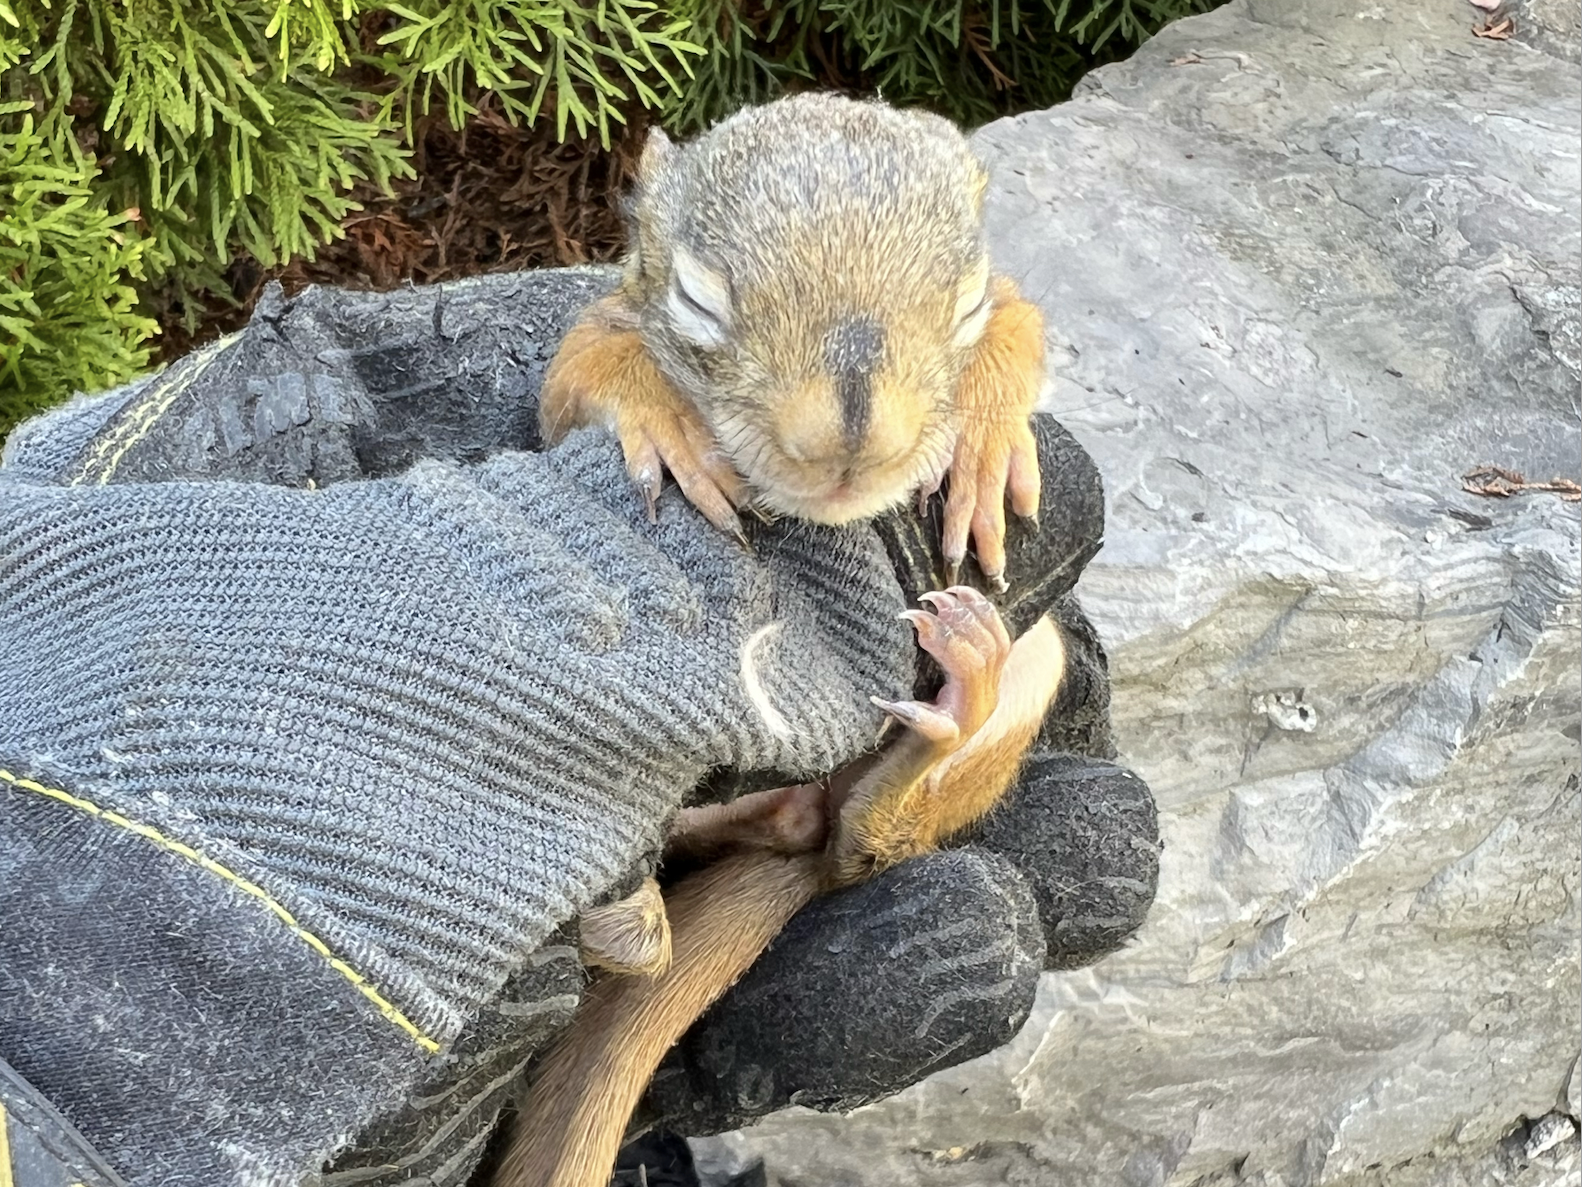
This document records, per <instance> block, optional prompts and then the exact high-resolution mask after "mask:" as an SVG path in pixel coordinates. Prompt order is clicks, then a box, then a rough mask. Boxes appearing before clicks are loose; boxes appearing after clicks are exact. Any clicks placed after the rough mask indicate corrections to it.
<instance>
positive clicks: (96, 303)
mask: <svg viewBox="0 0 1582 1187" xmlns="http://www.w3.org/2000/svg"><path fill="white" fill-rule="evenodd" d="M5 15H6V12H5V10H4V9H3V8H0V19H3V18H4V17H5ZM20 106H21V104H18V103H14V102H13V103H9V104H6V103H0V118H3V117H13V118H14V119H15V125H14V130H9V131H8V130H7V129H6V128H4V127H0V437H3V436H4V435H5V433H7V432H9V431H10V429H11V426H12V425H14V424H15V423H16V422H17V421H19V420H21V419H23V418H24V417H26V416H29V415H31V414H32V413H34V412H37V411H39V410H41V409H43V408H45V407H47V406H48V405H49V404H51V403H53V402H54V401H55V400H56V399H58V398H59V397H60V396H62V395H64V394H66V393H69V392H71V391H72V390H74V389H83V390H92V389H95V388H98V387H101V386H104V385H106V384H109V383H114V382H116V381H118V380H121V379H124V378H126V377H127V376H129V375H131V374H133V373H134V372H136V371H138V370H140V369H141V368H143V367H144V366H146V365H147V363H148V347H147V345H146V340H147V338H148V337H149V335H151V334H152V333H153V332H154V330H155V326H154V323H153V322H152V321H150V320H149V319H148V318H145V317H141V316H139V315H138V314H137V313H136V312H135V308H134V307H135V305H136V301H137V293H136V290H135V289H134V288H133V286H132V284H131V283H130V282H131V281H135V280H138V279H140V278H141V277H142V275H143V263H144V257H145V255H146V253H147V249H148V247H149V243H148V241H147V240H146V239H142V238H139V237H138V236H136V235H135V234H129V233H128V231H127V227H128V224H129V222H130V221H131V220H130V217H129V215H127V214H126V213H125V212H114V211H111V210H108V209H106V208H105V206H104V204H103V203H102V201H101V200H100V199H99V198H98V197H97V196H96V194H95V190H94V181H95V177H96V171H95V169H94V166H93V163H92V162H91V161H88V160H85V159H82V158H81V157H74V156H73V155H72V154H70V153H69V152H67V153H66V154H65V157H66V163H64V164H49V163H47V162H48V161H49V160H51V159H52V158H54V156H55V154H54V153H52V152H50V151H49V146H47V145H44V144H43V143H42V141H41V139H40V137H39V133H38V130H37V128H36V127H35V125H34V121H33V117H32V115H31V114H29V113H25V112H20V111H18V108H19V107H20Z"/></svg>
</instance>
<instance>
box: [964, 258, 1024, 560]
mask: <svg viewBox="0 0 1582 1187" xmlns="http://www.w3.org/2000/svg"><path fill="white" fill-rule="evenodd" d="M990 299H991V300H992V301H993V302H994V310H993V312H992V313H991V314H990V316H989V321H988V324H987V326H986V327H985V329H984V331H983V337H982V339H981V340H980V341H979V342H978V345H977V347H976V348H975V349H974V352H973V356H972V359H971V361H970V362H969V363H968V364H967V369H966V370H965V372H963V374H962V377H961V382H960V384H959V386H958V387H957V391H956V411H957V415H958V418H959V420H958V428H957V437H956V448H955V453H954V455H953V456H952V458H951V462H950V491H949V494H948V495H947V497H946V499H945V523H944V536H943V542H942V543H943V551H944V554H945V566H946V571H947V573H948V574H949V576H950V578H951V579H952V580H954V579H955V574H956V572H957V570H958V569H959V567H960V565H961V562H962V561H963V560H965V559H966V556H967V540H968V536H969V535H970V536H971V538H972V543H973V545H974V550H975V552H976V553H977V558H978V567H979V568H981V569H982V570H983V574H984V576H985V577H987V578H988V579H989V580H990V581H992V582H993V583H994V584H995V585H996V586H997V587H998V588H999V589H1001V590H1004V589H1005V502H1006V496H1007V495H1009V496H1010V502H1011V510H1012V511H1014V512H1016V514H1018V515H1021V516H1025V517H1027V518H1029V519H1036V518H1037V516H1038V496H1039V487H1040V475H1039V472H1038V442H1037V440H1036V439H1035V438H1034V436H1033V429H1032V425H1031V423H1030V418H1031V417H1032V414H1033V408H1034V406H1035V405H1036V404H1037V402H1038V393H1039V389H1040V388H1041V387H1042V386H1043V382H1044V318H1043V314H1042V313H1041V312H1040V311H1039V309H1038V307H1037V306H1036V305H1034V304H1032V303H1031V302H1029V301H1025V300H1023V299H1022V297H1021V295H1020V294H1019V293H1018V292H1017V289H1016V286H1015V285H1014V284H1012V283H1011V282H1010V281H1009V280H1007V279H1005V278H1004V277H997V278H996V279H995V280H994V281H993V283H992V285H991V290H990Z"/></svg>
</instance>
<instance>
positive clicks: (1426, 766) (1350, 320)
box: [697, 0, 1582, 1187]
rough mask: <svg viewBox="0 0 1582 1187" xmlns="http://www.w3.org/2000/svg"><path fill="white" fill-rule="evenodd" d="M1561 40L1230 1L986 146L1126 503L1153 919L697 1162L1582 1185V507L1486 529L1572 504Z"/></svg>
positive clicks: (1349, 11)
mask: <svg viewBox="0 0 1582 1187" xmlns="http://www.w3.org/2000/svg"><path fill="white" fill-rule="evenodd" d="M1574 8H1575V5H1574V4H1569V5H1568V4H1553V5H1547V8H1546V7H1545V5H1543V4H1539V5H1538V6H1537V7H1535V8H1534V9H1533V10H1532V11H1531V12H1528V13H1524V14H1523V16H1522V18H1521V22H1519V23H1525V26H1526V27H1525V29H1524V31H1523V32H1524V36H1523V38H1522V39H1521V40H1518V41H1510V42H1495V41H1487V40H1480V39H1477V38H1474V37H1473V36H1472V34H1471V24H1472V20H1473V17H1474V15H1475V13H1474V10H1473V9H1472V8H1471V7H1470V6H1469V5H1467V4H1466V3H1464V2H1463V0H1392V2H1391V3H1388V4H1384V3H1380V4H1370V3H1367V2H1363V3H1345V4H1343V3H1339V2H1338V0H1260V2H1259V3H1256V4H1254V3H1250V2H1248V0H1237V2H1235V3H1232V4H1231V5H1229V6H1227V7H1225V8H1222V9H1219V10H1217V11H1216V12H1214V13H1211V14H1209V15H1206V16H1202V17H1198V18H1194V19H1191V20H1187V21H1183V22H1181V23H1179V24H1177V25H1174V26H1171V27H1170V28H1168V29H1167V30H1165V31H1164V32H1163V33H1162V34H1161V35H1160V36H1159V37H1157V38H1156V39H1155V40H1154V41H1153V42H1151V43H1150V44H1149V45H1147V46H1146V47H1144V49H1143V50H1142V51H1141V52H1140V53H1138V54H1137V55H1136V56H1135V57H1134V58H1132V59H1131V60H1130V61H1128V62H1126V63H1122V64H1119V65H1115V66H1111V67H1107V68H1105V69H1103V70H1100V71H1098V72H1097V73H1095V74H1094V75H1092V76H1090V77H1089V78H1088V79H1087V80H1086V81H1085V82H1084V84H1083V85H1082V87H1081V88H1080V89H1079V93H1078V95H1077V96H1076V97H1075V98H1074V99H1073V100H1072V101H1071V102H1069V103H1066V104H1064V105H1062V106H1060V107H1058V108H1055V109H1053V110H1052V111H1048V112H1043V113H1038V114H1033V115H1027V116H1023V117H1019V118H1017V119H1014V120H1006V121H1002V122H999V123H996V124H993V125H991V126H989V127H987V128H985V129H983V130H982V131H981V132H980V133H979V134H978V137H977V143H978V145H979V146H980V148H981V150H982V152H983V153H984V155H985V157H986V158H987V159H988V160H989V162H990V163H991V164H992V166H993V168H994V176H995V180H994V184H993V187H992V191H991V193H992V197H991V199H990V213H989V221H990V227H991V241H992V243H993V244H994V245H995V246H996V248H997V251H998V253H999V256H1000V263H1001V266H1002V267H1003V268H1005V269H1006V270H1007V271H1008V272H1010V273H1011V274H1012V275H1014V276H1017V277H1018V278H1019V279H1020V280H1021V281H1022V283H1023V288H1024V291H1025V292H1027V293H1028V294H1029V295H1031V296H1033V297H1035V298H1036V299H1038V300H1039V301H1040V302H1041V303H1042V304H1043V305H1044V307H1045V309H1046V310H1047V311H1048V314H1049V322H1050V327H1051V329H1050V346H1051V360H1052V370H1053V372H1054V375H1055V380H1054V383H1053V384H1052V387H1051V389H1050V391H1049V392H1048V394H1047V397H1046V406H1047V407H1048V408H1050V410H1052V411H1054V412H1056V413H1057V414H1058V415H1060V416H1061V417H1062V419H1063V420H1064V421H1065V423H1066V424H1067V425H1068V426H1069V427H1070V428H1071V429H1072V430H1073V432H1074V433H1075V434H1076V435H1077V437H1078V438H1079V439H1080V440H1081V441H1082V442H1083V444H1085V445H1086V446H1087V447H1088V449H1089V450H1091V452H1092V454H1093V456H1094V457H1095V458H1096V459H1097V460H1098V463H1099V466H1100V469H1101V471H1102V472H1103V473H1104V474H1105V475H1106V479H1107V482H1108V485H1109V530H1108V535H1107V543H1106V547H1105V548H1104V551H1103V552H1102V553H1101V554H1100V555H1099V557H1098V559H1097V560H1096V561H1095V562H1094V564H1093V565H1092V567H1091V568H1090V569H1089V570H1088V574H1087V576H1086V577H1085V578H1084V581H1083V588H1084V589H1085V591H1086V592H1085V594H1084V600H1085V604H1086V606H1087V608H1088V610H1089V611H1090V613H1091V614H1092V615H1093V617H1094V619H1095V621H1096V622H1097V623H1098V625H1099V627H1100V629H1101V632H1102V633H1103V635H1104V637H1105V639H1106V641H1107V643H1108V645H1109V647H1110V650H1111V659H1112V671H1113V674H1114V677H1115V695H1114V709H1115V713H1116V730H1117V735H1118V737H1119V739H1120V741H1121V747H1122V755H1121V757H1122V759H1123V761H1125V762H1127V763H1128V764H1130V765H1131V766H1132V767H1134V768H1135V769H1136V770H1137V771H1138V772H1139V773H1141V774H1142V775H1143V776H1144V777H1145V778H1147V779H1148V780H1149V782H1150V783H1151V785H1152V787H1153V789H1154V791H1155V794H1156V796H1157V797H1158V800H1159V805H1160V808H1161V812H1162V820H1161V825H1162V828H1163V831H1164V834H1165V837H1166V848H1165V852H1164V866H1163V873H1162V880H1161V886H1160V892H1159V897H1158V901H1157V904H1156V906H1155V908H1154V911H1153V915H1152V917H1151V920H1150V922H1149V923H1148V925H1147V926H1146V927H1145V928H1144V930H1143V932H1142V933H1141V935H1140V936H1139V937H1138V938H1137V939H1136V941H1135V943H1134V944H1133V945H1132V946H1131V947H1129V948H1128V949H1127V950H1125V951H1124V952H1122V953H1120V954H1119V955H1117V956H1115V957H1112V958H1111V959H1109V960H1107V961H1105V962H1104V963H1102V964H1100V965H1099V966H1098V967H1096V968H1094V969H1090V970H1085V971H1082V972H1077V973H1051V974H1047V975H1046V976H1045V978H1044V982H1043V984H1042V987H1041V992H1040V998H1039V1003H1038V1006H1037V1008H1036V1009H1035V1012H1034V1014H1033V1017H1032V1018H1031V1020H1030V1021H1029V1022H1028V1024H1027V1026H1026V1027H1025V1029H1024V1030H1023V1031H1022V1033H1021V1035H1020V1036H1019V1037H1018V1038H1017V1039H1016V1040H1015V1041H1014V1042H1013V1043H1012V1044H1010V1045H1009V1046H1008V1047H1006V1048H1004V1049H1002V1050H1001V1051H999V1052H997V1053H995V1054H993V1055H991V1056H988V1057H986V1058H984V1059H981V1060H978V1061H975V1062H974V1063H971V1064H968V1065H965V1066H963V1067H961V1068H958V1069H955V1070H954V1071H951V1072H947V1073H944V1074H941V1075H939V1076H936V1077H934V1078H933V1079H931V1080H928V1081H926V1082H924V1083H923V1084H920V1085H918V1086H916V1087H915V1088H913V1089H911V1090H909V1091H907V1092H906V1093H903V1094H902V1095H901V1096H899V1097H896V1098H894V1099H892V1100H890V1101H887V1102H883V1103H881V1104H878V1105H874V1106H871V1107H868V1108H866V1109H862V1110H859V1111H858V1112H856V1113H854V1114H852V1115H850V1116H848V1117H845V1118H841V1117H826V1116H820V1115H817V1114H812V1113H808V1112H805V1111H798V1110H790V1111H787V1112H783V1113H780V1114H777V1115H776V1116H773V1117H771V1118H768V1119H766V1120H765V1121H764V1122H762V1123H760V1124H759V1125H757V1126H756V1127H754V1128H752V1129H750V1130H747V1131H744V1132H742V1133H738V1134H733V1135H727V1136H725V1137H723V1138H719V1139H711V1140H709V1141H704V1142H699V1143H697V1146H698V1149H699V1151H700V1153H701V1154H702V1155H703V1156H704V1159H705V1163H706V1164H711V1165H714V1166H715V1167H717V1168H726V1167H728V1166H729V1165H731V1164H736V1165H740V1164H742V1163H744V1162H745V1161H747V1160H750V1159H751V1158H753V1157H756V1156H758V1155H762V1156H763V1157H764V1158H765V1159H766V1160H767V1165H768V1168H769V1171H770V1174H771V1181H774V1180H776V1179H777V1180H778V1181H779V1182H780V1183H781V1184H783V1185H785V1187H792V1185H796V1187H843V1185H857V1184H863V1185H867V1184H884V1185H886V1187H888V1185H890V1184H919V1185H927V1187H935V1185H938V1187H944V1185H947V1184H949V1185H957V1184H989V1183H1008V1184H1039V1185H1040V1187H1068V1185H1069V1187H1108V1185H1110V1184H1114V1185H1116V1187H1165V1185H1172V1187H1189V1185H1195V1187H1210V1185H1211V1184H1212V1185H1215V1187H1218V1185H1221V1184H1223V1185H1229V1184H1252V1185H1257V1187H1314V1185H1317V1184H1345V1185H1348V1187H1384V1185H1385V1184H1391V1185H1401V1187H1460V1185H1463V1184H1465V1185H1467V1187H1471V1185H1474V1184H1477V1185H1482V1184H1505V1183H1509V1184H1519V1185H1520V1187H1551V1185H1558V1184H1559V1183H1561V1182H1572V1181H1574V1175H1575V1173H1576V1168H1577V1165H1578V1158H1577V1138H1576V1127H1575V1125H1573V1124H1572V1123H1571V1121H1570V1120H1569V1118H1571V1117H1575V1116H1576V1114H1577V1113H1578V1111H1579V1105H1578V1079H1579V1076H1582V1072H1579V1071H1578V1069H1577V1053H1578V1046H1579V1041H1582V1039H1579V1018H1578V1001H1579V994H1582V976H1579V940H1578V928H1579V920H1582V913H1579V881H1582V871H1579V858H1578V829H1579V820H1582V798H1579V792H1578V771H1579V761H1578V737H1579V727H1578V704H1579V696H1582V692H1579V632H1578V625H1579V607H1578V600H1579V599H1578V585H1579V581H1578V565H1579V536H1582V532H1579V508H1578V505H1577V504H1575V503H1566V502H1563V501H1562V500H1561V499H1559V498H1558V497H1556V496H1555V495H1552V494H1531V493H1529V494H1523V495H1518V496H1515V497H1512V498H1508V499H1492V498H1482V497H1478V496H1475V495H1472V494H1468V493H1464V492H1463V490H1462V484H1461V476H1462V475H1463V474H1464V473H1465V472H1466V471H1468V470H1470V469H1471V468H1472V467H1473V466H1475V465H1478V464H1480V463H1496V464H1499V465H1501V466H1505V467H1508V468H1510V469H1513V470H1520V471H1523V472H1525V473H1526V474H1528V475H1529V476H1530V477H1532V478H1534V479H1548V478H1551V477H1554V476H1557V475H1558V476H1567V477H1573V478H1574V477H1576V476H1577V471H1578V463H1579V459H1582V431H1579V415H1578V375H1579V370H1582V330H1579V318H1578V313H1579V302H1582V289H1579V275H1578V252H1579V248H1582V228H1579V201H1582V163H1579V155H1578V146H1579V95H1582V74H1579V71H1578V68H1577V66H1576V64H1575V60H1576V55H1575V53H1574V52H1571V51H1573V50H1574V46H1575V29H1574V27H1572V26H1570V25H1567V24H1566V22H1567V21H1574V12H1573V10H1574ZM1545 11H1552V12H1554V13H1556V14H1558V20H1559V22H1560V23H1559V25H1557V26H1556V27H1555V28H1553V29H1549V30H1547V31H1546V29H1545V27H1544V26H1543V24H1542V17H1543V13H1544V12H1545ZM1546 32H1547V33H1548V34H1552V35H1549V36H1546ZM1546 1118H1547V1119H1546ZM1545 1127H1547V1128H1545ZM1540 1131H1542V1132H1540ZM1535 1135H1536V1136H1535ZM1551 1138H1553V1139H1554V1140H1553V1141H1552V1142H1551V1141H1550V1139H1551ZM1546 1143H1548V1144H1547V1145H1546Z"/></svg>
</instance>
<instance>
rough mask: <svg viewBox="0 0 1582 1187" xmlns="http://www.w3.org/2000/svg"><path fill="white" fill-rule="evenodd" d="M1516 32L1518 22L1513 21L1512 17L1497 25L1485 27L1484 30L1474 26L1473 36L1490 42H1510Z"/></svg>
mask: <svg viewBox="0 0 1582 1187" xmlns="http://www.w3.org/2000/svg"><path fill="white" fill-rule="evenodd" d="M1515 31H1516V22H1515V21H1513V20H1511V18H1510V17H1506V18H1505V19H1504V20H1503V21H1501V22H1500V23H1499V24H1497V25H1485V26H1484V27H1482V28H1479V27H1478V26H1477V25H1473V26H1472V35H1473V36H1474V37H1482V38H1484V39H1485V40H1488V41H1509V40H1510V39H1511V34H1512V33H1514V32H1515Z"/></svg>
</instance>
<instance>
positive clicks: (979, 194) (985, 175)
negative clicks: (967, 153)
mask: <svg viewBox="0 0 1582 1187" xmlns="http://www.w3.org/2000/svg"><path fill="white" fill-rule="evenodd" d="M988 192H989V171H988V170H987V169H985V168H984V167H983V166H982V165H980V164H978V163H977V162H976V161H974V162H973V165H972V180H971V182H970V183H969V188H968V190H967V193H968V195H969V196H970V197H969V200H970V201H971V203H972V217H973V218H982V217H983V197H984V195H985V194H987V193H988Z"/></svg>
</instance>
